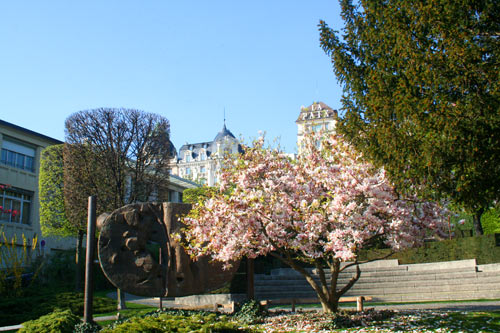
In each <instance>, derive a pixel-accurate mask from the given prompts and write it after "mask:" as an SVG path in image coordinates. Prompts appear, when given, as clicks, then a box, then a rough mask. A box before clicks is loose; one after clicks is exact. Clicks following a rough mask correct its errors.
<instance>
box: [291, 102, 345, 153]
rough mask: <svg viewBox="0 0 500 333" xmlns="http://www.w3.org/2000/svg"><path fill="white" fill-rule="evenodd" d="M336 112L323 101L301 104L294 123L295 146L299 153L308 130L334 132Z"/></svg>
mask: <svg viewBox="0 0 500 333" xmlns="http://www.w3.org/2000/svg"><path fill="white" fill-rule="evenodd" d="M337 119H338V114H337V110H333V109H332V108H331V107H329V106H328V105H326V104H325V103H323V102H314V103H312V104H311V105H309V106H308V107H305V106H302V107H301V108H300V114H299V117H298V118H297V120H296V121H295V123H296V124H297V148H298V152H299V154H300V153H301V150H302V148H303V145H302V140H303V139H304V135H305V134H306V133H310V132H319V131H323V132H325V133H326V132H335V126H336V124H337Z"/></svg>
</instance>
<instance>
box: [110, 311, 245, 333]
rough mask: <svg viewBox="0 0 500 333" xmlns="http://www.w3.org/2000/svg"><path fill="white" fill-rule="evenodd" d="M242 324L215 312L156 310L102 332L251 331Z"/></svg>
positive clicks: (111, 326)
mask: <svg viewBox="0 0 500 333" xmlns="http://www.w3.org/2000/svg"><path fill="white" fill-rule="evenodd" d="M240 326H241V325H240V324H239V323H237V322H233V321H230V320H229V318H228V317H227V316H217V315H216V314H214V313H211V314H206V313H202V312H200V313H196V312H194V311H190V315H188V316H184V315H174V314H170V313H166V312H156V313H154V314H151V315H148V316H144V317H132V318H130V319H128V320H126V321H124V322H122V323H120V324H118V325H113V324H112V325H110V326H108V327H106V328H104V329H103V330H102V332H113V333H121V332H123V333H125V332H147V333H156V332H227V333H230V332H250V331H249V330H247V329H245V328H241V327H240Z"/></svg>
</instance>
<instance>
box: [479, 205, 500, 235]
mask: <svg viewBox="0 0 500 333" xmlns="http://www.w3.org/2000/svg"><path fill="white" fill-rule="evenodd" d="M481 224H482V225H483V230H484V233H485V234H486V235H489V234H495V233H500V208H499V207H495V208H491V209H490V210H488V211H487V212H486V213H484V214H483V216H481Z"/></svg>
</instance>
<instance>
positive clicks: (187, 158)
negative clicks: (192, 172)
mask: <svg viewBox="0 0 500 333" xmlns="http://www.w3.org/2000/svg"><path fill="white" fill-rule="evenodd" d="M185 154H186V162H191V160H192V159H193V157H192V156H191V152H190V151H187V152H186V153H185Z"/></svg>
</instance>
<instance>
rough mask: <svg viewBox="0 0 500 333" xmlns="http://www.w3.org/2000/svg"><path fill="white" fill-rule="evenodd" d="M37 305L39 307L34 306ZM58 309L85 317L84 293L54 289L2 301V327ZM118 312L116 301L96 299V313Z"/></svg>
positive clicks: (35, 291) (94, 309) (37, 291)
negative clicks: (67, 310)
mask: <svg viewBox="0 0 500 333" xmlns="http://www.w3.org/2000/svg"><path fill="white" fill-rule="evenodd" d="M33 304H37V306H33ZM57 308H63V309H69V310H71V311H72V312H73V313H75V314H77V315H79V316H82V315H83V293H75V292H62V293H61V292H58V291H57V290H54V289H44V290H32V294H31V295H30V296H25V297H15V298H14V297H12V298H2V299H0V326H8V325H17V324H19V323H22V322H25V321H28V320H33V319H36V318H39V317H40V316H43V315H46V314H48V313H50V312H51V311H54V310H55V309H57ZM115 310H116V301H115V300H112V299H109V298H106V297H95V296H94V302H93V312H94V313H106V312H113V311H115Z"/></svg>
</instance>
